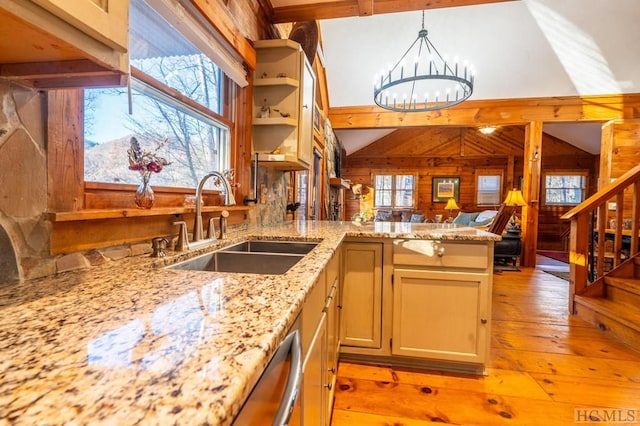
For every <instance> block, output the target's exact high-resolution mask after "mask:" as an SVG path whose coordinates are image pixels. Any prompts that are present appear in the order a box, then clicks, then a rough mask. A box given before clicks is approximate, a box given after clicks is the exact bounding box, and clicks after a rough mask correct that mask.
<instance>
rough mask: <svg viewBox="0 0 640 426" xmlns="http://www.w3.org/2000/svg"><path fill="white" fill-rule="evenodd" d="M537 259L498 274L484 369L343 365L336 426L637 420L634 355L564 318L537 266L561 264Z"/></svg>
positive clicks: (562, 295) (560, 294)
mask: <svg viewBox="0 0 640 426" xmlns="http://www.w3.org/2000/svg"><path fill="white" fill-rule="evenodd" d="M538 260H539V262H538V266H537V267H536V268H535V269H532V268H520V269H521V272H502V273H501V274H495V275H494V285H493V323H492V340H491V360H490V362H489V368H488V375H487V376H483V377H477V376H471V375H461V374H449V373H447V374H445V373H440V372H437V371H424V370H411V369H404V368H391V367H384V366H368V365H359V364H354V363H349V362H341V363H340V366H339V370H338V383H337V387H336V394H335V395H336V396H335V404H334V411H333V418H332V425H333V426H344V425H357V426H374V425H375V426H382V425H389V426H391V425H393V426H401V425H406V426H419V425H426V424H430V423H432V422H438V423H449V424H461V425H500V424H511V425H545V426H547V425H570V424H574V423H576V420H581V421H582V422H587V423H591V422H597V421H598V418H599V419H600V421H601V423H600V424H611V423H613V422H614V421H618V420H626V421H627V422H626V423H624V424H640V352H636V351H634V350H632V349H630V348H629V347H628V346H626V345H624V344H622V343H619V342H617V341H616V340H613V339H611V338H610V337H608V336H607V335H605V334H604V333H603V332H601V331H599V330H598V329H596V328H593V327H592V326H590V325H589V324H587V323H585V322H583V321H582V320H580V319H578V318H576V317H573V316H570V315H569V313H568V311H567V288H568V282H567V281H564V280H562V279H560V278H557V277H555V276H553V275H551V274H549V273H546V272H543V271H544V270H556V271H562V270H568V267H567V265H566V264H563V263H561V262H557V261H555V260H553V259H549V258H544V257H541V256H539V257H538ZM615 409H619V410H615ZM576 410H579V411H576ZM576 416H578V417H576ZM607 420H608V421H607Z"/></svg>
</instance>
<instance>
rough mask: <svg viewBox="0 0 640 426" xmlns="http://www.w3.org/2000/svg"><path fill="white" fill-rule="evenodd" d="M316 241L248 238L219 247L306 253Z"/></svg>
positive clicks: (236, 249) (238, 250)
mask: <svg viewBox="0 0 640 426" xmlns="http://www.w3.org/2000/svg"><path fill="white" fill-rule="evenodd" d="M317 245H318V243H314V242H310V241H266V240H248V241H243V242H241V243H238V244H234V245H232V246H229V247H226V248H223V249H221V251H225V252H228V251H233V252H249V253H289V254H307V253H309V252H310V251H311V250H313V248H314V247H315V246H317Z"/></svg>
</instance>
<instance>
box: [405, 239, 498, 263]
mask: <svg viewBox="0 0 640 426" xmlns="http://www.w3.org/2000/svg"><path fill="white" fill-rule="evenodd" d="M489 255H490V253H489V246H488V245H487V244H470V243H456V242H441V241H437V240H394V242H393V264H394V265H416V266H440V267H446V268H476V269H485V268H487V266H488V265H489Z"/></svg>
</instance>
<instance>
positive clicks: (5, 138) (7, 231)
mask: <svg viewBox="0 0 640 426" xmlns="http://www.w3.org/2000/svg"><path fill="white" fill-rule="evenodd" d="M43 96H44V95H43V94H41V93H39V92H36V91H32V90H28V89H24V88H21V87H19V86H16V85H14V84H12V83H10V82H8V81H6V80H0V102H1V103H2V104H1V108H0V228H2V230H0V283H6V282H12V281H18V280H20V279H30V278H36V277H40V276H45V275H49V274H51V273H54V272H55V262H53V261H52V260H50V261H45V260H44V259H48V253H49V235H50V224H49V223H48V222H47V221H46V220H44V219H43V213H44V212H45V211H46V208H47V155H46V147H45V142H44V140H45V137H44V134H45V124H44V123H45V120H44V117H43V102H44V98H43Z"/></svg>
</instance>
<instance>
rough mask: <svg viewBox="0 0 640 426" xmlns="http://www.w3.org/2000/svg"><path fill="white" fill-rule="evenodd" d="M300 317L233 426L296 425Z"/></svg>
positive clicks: (300, 351) (279, 347) (300, 368)
mask: <svg viewBox="0 0 640 426" xmlns="http://www.w3.org/2000/svg"><path fill="white" fill-rule="evenodd" d="M299 328H300V317H298V318H297V319H296V321H295V322H294V324H293V326H292V327H291V329H290V330H289V334H288V335H287V337H285V339H284V340H283V341H282V343H281V344H280V346H278V349H277V350H276V352H275V354H274V355H273V357H271V360H270V361H269V364H267V366H266V368H265V370H264V372H263V373H262V375H261V376H260V379H259V380H258V383H256V385H255V386H254V388H253V390H252V391H251V394H250V395H249V397H248V398H247V400H246V402H245V403H244V405H243V406H242V408H241V409H240V413H239V414H238V416H237V417H236V418H235V420H234V421H233V425H234V426H262V425H265V426H267V425H268V426H271V425H273V426H286V425H297V424H299V423H300V422H299V419H300V401H299V398H298V395H299V390H300V378H301V376H302V347H301V346H300V330H299Z"/></svg>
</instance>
